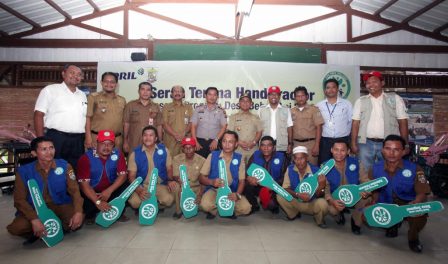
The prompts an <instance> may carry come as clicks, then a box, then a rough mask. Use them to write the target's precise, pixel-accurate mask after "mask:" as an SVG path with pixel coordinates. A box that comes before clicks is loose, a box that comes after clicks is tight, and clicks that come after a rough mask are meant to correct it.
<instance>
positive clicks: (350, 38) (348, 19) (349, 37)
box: [345, 14, 353, 42]
mask: <svg viewBox="0 0 448 264" xmlns="http://www.w3.org/2000/svg"><path fill="white" fill-rule="evenodd" d="M345 18H346V24H347V42H353V26H352V23H353V22H352V18H353V17H352V15H350V14H347V15H346V16H345Z"/></svg>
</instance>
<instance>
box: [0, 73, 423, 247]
mask: <svg viewBox="0 0 448 264" xmlns="http://www.w3.org/2000/svg"><path fill="white" fill-rule="evenodd" d="M62 77H63V82H62V83H60V84H53V85H49V86H47V87H45V88H44V89H43V90H42V91H41V93H40V94H39V97H38V99H37V102H36V106H35V112H34V120H35V129H36V133H37V136H38V137H37V138H36V139H34V140H33V141H32V143H31V150H32V154H33V155H34V156H36V157H37V160H36V161H35V162H32V163H30V164H27V165H24V166H22V167H21V168H19V170H18V172H17V177H16V185H15V192H14V204H15V207H16V208H17V215H16V217H15V219H14V220H13V222H12V223H11V224H10V225H8V227H7V229H8V231H9V232H10V233H11V234H13V235H19V236H25V237H26V238H27V240H26V242H25V243H32V242H33V241H35V240H36V239H38V238H39V237H42V236H44V235H45V234H46V230H45V228H44V226H43V224H42V222H40V220H39V219H38V217H37V214H36V211H35V209H34V207H33V204H32V202H31V199H30V194H29V193H28V191H27V188H26V182H27V181H28V180H29V179H36V181H37V182H39V183H40V185H39V187H40V189H41V191H42V194H43V198H44V200H45V202H46V203H47V205H48V207H49V208H50V209H52V210H53V211H54V212H55V213H56V214H57V215H58V216H59V217H60V218H61V220H62V223H63V227H64V230H65V231H67V232H68V231H75V230H77V229H79V228H80V227H81V226H82V224H83V223H84V222H85V223H86V224H92V223H93V222H94V218H95V216H96V214H97V213H98V212H100V211H107V210H109V209H110V205H109V203H108V202H110V201H111V200H112V199H113V198H115V197H117V196H119V195H120V193H121V192H122V191H123V190H124V189H125V188H126V187H127V186H128V185H129V183H131V182H133V181H134V180H135V179H136V178H137V177H141V178H142V179H143V182H142V184H141V185H140V186H139V187H137V189H136V190H135V191H134V193H133V194H132V195H131V196H130V198H129V199H128V204H129V206H130V207H131V208H132V209H134V210H138V208H139V206H140V204H141V202H142V201H144V200H146V199H148V198H149V196H150V195H151V194H150V193H148V185H149V181H150V175H151V172H152V170H153V169H154V168H157V169H158V176H159V177H158V179H157V188H156V194H155V195H156V197H157V200H158V203H159V206H160V210H159V212H163V209H164V208H166V207H171V206H173V205H174V206H175V210H174V211H175V212H174V214H173V218H175V219H179V218H181V217H182V212H181V208H180V192H181V186H182V182H181V179H180V171H179V165H185V166H186V168H187V173H188V180H189V183H190V187H191V188H192V190H193V191H194V192H195V193H196V197H197V198H196V201H195V202H196V203H197V204H198V205H199V208H200V209H201V210H202V211H203V212H205V213H206V218H207V219H213V218H215V217H216V215H217V205H216V202H215V200H216V195H217V188H219V187H222V186H223V185H224V184H225V182H224V181H222V180H221V179H220V177H219V169H218V161H219V160H221V159H222V160H223V161H224V162H225V166H226V169H227V170H226V171H227V183H228V185H229V187H230V189H231V193H230V194H229V196H228V198H229V200H231V201H234V202H235V211H234V215H233V216H231V217H230V218H232V219H235V218H237V217H238V216H240V215H249V214H252V213H255V212H257V211H259V210H260V208H263V209H265V210H270V211H271V212H272V213H273V214H278V213H279V212H280V210H282V211H284V212H285V214H286V218H287V219H288V220H294V219H296V218H299V217H300V216H301V214H308V215H312V216H313V217H314V220H315V222H316V224H317V226H319V227H320V228H326V227H327V225H326V222H325V216H326V215H327V214H330V215H331V216H332V217H333V218H334V219H335V221H336V223H337V224H340V225H343V224H345V216H344V213H346V212H347V211H348V209H347V208H345V205H344V203H343V202H342V201H340V200H335V199H334V198H333V196H332V192H333V191H334V190H336V189H337V188H338V187H339V186H341V185H346V184H360V183H364V182H367V181H369V180H372V179H376V178H379V177H386V178H387V179H388V181H389V184H388V185H387V186H386V187H384V188H382V189H380V190H378V191H375V192H373V193H368V192H363V193H362V194H361V196H362V199H361V200H360V201H359V202H358V203H357V204H356V205H355V206H354V208H352V209H351V210H352V215H351V221H350V222H351V230H352V232H353V234H356V235H360V234H361V226H362V224H363V217H362V211H363V208H365V207H366V206H368V205H372V204H374V203H377V202H383V203H395V204H399V205H403V204H409V203H419V202H424V201H425V199H426V195H427V194H428V193H429V192H430V189H429V185H428V182H427V180H426V178H425V175H424V173H423V171H422V169H421V168H419V167H418V166H416V165H415V164H412V163H410V162H409V161H407V160H404V159H403V156H404V155H405V154H406V153H407V152H408V151H409V146H408V142H407V138H408V129H407V119H408V116H407V114H406V109H405V105H404V103H403V100H402V99H401V97H399V96H398V95H396V94H386V93H384V92H383V86H384V80H383V77H382V75H381V73H379V72H371V73H368V74H365V75H363V80H364V81H365V84H366V87H367V89H368V91H369V94H368V95H366V96H361V97H360V98H359V99H358V100H357V101H356V103H355V105H354V107H353V109H352V105H351V103H350V102H349V101H347V100H345V99H343V98H342V97H341V96H340V92H339V83H338V81H337V80H335V79H329V80H327V81H326V82H325V84H324V87H323V89H324V93H325V97H326V98H325V100H323V101H321V102H319V103H318V104H316V106H314V105H311V104H308V100H309V94H308V91H307V89H306V88H305V87H303V86H299V87H297V88H296V89H295V90H294V96H295V101H296V106H294V107H293V108H291V109H290V108H288V107H285V106H282V105H281V103H280V97H281V90H280V87H278V86H271V87H269V88H268V90H267V93H268V104H266V105H265V106H263V107H261V108H260V110H259V112H258V114H254V113H251V111H250V108H251V107H252V98H251V96H250V93H245V94H243V95H242V96H241V97H240V98H239V107H240V111H238V112H237V113H235V114H233V115H231V116H230V117H229V118H227V115H226V112H225V110H224V109H222V108H221V107H220V106H219V104H218V103H217V101H218V89H217V88H216V87H209V88H207V89H206V91H205V103H204V104H202V105H200V106H198V107H196V108H195V109H193V108H192V106H191V105H190V104H188V103H186V102H185V101H184V97H185V90H184V88H183V87H182V86H179V85H176V86H173V87H172V89H171V97H172V100H173V101H172V102H171V103H169V104H166V105H165V106H164V107H163V109H160V107H159V105H158V104H156V103H154V102H153V101H152V100H151V96H152V85H151V84H150V83H149V82H142V83H140V84H139V87H138V95H139V98H138V99H136V100H133V101H131V102H128V103H126V101H125V99H124V98H123V97H121V96H119V95H118V94H117V93H116V89H117V86H118V76H117V75H116V74H115V73H112V72H105V73H103V74H102V76H101V84H102V91H100V92H96V93H92V94H90V95H89V96H88V97H86V95H85V94H84V93H83V92H82V91H80V90H79V89H78V88H77V86H78V85H79V83H80V82H81V80H82V71H81V69H80V68H79V67H77V66H75V65H68V66H66V67H65V68H64V70H63V72H62ZM227 119H228V122H227ZM349 154H357V157H358V158H359V160H358V158H356V157H354V156H351V155H349ZM331 158H333V159H334V160H335V166H334V168H333V169H331V170H330V171H329V172H328V174H327V175H326V176H325V175H318V188H317V191H316V192H315V194H314V195H313V196H311V197H310V195H308V194H307V193H298V192H296V187H297V186H298V185H299V184H300V182H301V181H303V180H304V179H305V178H307V177H309V176H310V175H312V174H314V173H316V172H317V170H318V169H319V167H318V166H319V165H321V164H323V163H325V162H326V161H327V160H329V159H331ZM253 163H255V164H257V165H259V166H262V167H264V168H265V169H266V170H267V171H268V172H269V173H270V175H271V176H272V178H273V179H274V180H275V181H276V182H277V183H278V184H279V185H281V186H282V187H283V188H284V189H285V190H286V191H287V192H288V193H289V194H290V195H291V196H293V197H294V199H293V200H292V201H291V202H288V201H286V200H285V199H284V198H282V197H281V196H279V195H276V193H275V192H273V191H272V190H270V189H269V188H267V187H263V186H260V185H259V184H258V181H257V179H256V178H255V177H252V176H251V175H247V172H246V168H248V167H249V166H250V165H251V164H253ZM75 171H76V173H75ZM84 217H85V219H84ZM426 218H427V215H422V216H419V217H413V218H409V219H408V221H409V223H410V225H409V232H408V240H409V247H410V249H411V250H412V251H414V252H421V250H422V246H421V243H420V241H419V238H418V234H419V232H420V231H421V230H422V229H423V227H424V225H425V224H426ZM127 220H128V218H127V216H126V215H125V214H122V216H121V217H120V221H127ZM398 227H399V226H398V225H396V226H393V227H391V228H389V229H387V231H386V236H387V237H395V236H397V234H398V233H397V230H398Z"/></svg>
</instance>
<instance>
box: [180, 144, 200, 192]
mask: <svg viewBox="0 0 448 264" xmlns="http://www.w3.org/2000/svg"><path fill="white" fill-rule="evenodd" d="M204 162H205V159H204V157H202V156H200V155H198V154H196V153H195V154H194V156H193V159H192V160H187V158H186V157H185V154H184V153H182V154H179V155H177V156H175V157H174V158H173V177H180V170H179V166H180V165H182V164H184V165H185V166H186V167H187V175H188V180H189V181H190V187H191V188H194V187H198V186H199V185H200V184H199V174H200V172H201V168H202V165H203V164H204Z"/></svg>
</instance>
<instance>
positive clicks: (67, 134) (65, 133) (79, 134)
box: [47, 128, 84, 137]
mask: <svg viewBox="0 0 448 264" xmlns="http://www.w3.org/2000/svg"><path fill="white" fill-rule="evenodd" d="M50 131H51V132H55V133H58V134H62V135H65V136H69V137H78V136H82V135H84V133H68V132H64V131H59V130H57V129H54V128H49V129H47V132H50Z"/></svg>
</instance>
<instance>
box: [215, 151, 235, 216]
mask: <svg viewBox="0 0 448 264" xmlns="http://www.w3.org/2000/svg"><path fill="white" fill-rule="evenodd" d="M218 164H219V178H220V179H221V180H222V181H223V183H224V186H223V187H219V188H218V193H217V194H216V205H217V207H218V213H219V215H220V216H224V217H225V216H232V215H233V210H234V209H235V202H234V201H231V200H229V198H228V195H229V194H231V193H232V190H230V187H229V182H228V181H227V169H226V164H225V162H224V160H223V159H220V160H219V163H218Z"/></svg>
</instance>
